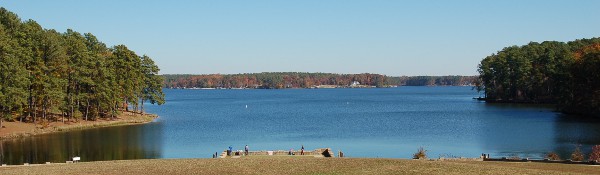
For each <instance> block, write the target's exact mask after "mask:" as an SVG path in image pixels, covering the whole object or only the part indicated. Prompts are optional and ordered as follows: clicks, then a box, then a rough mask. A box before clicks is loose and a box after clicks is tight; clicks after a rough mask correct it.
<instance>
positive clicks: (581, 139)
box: [554, 115, 600, 159]
mask: <svg viewBox="0 0 600 175" xmlns="http://www.w3.org/2000/svg"><path fill="white" fill-rule="evenodd" d="M555 126H556V128H555V129H554V135H555V140H554V141H555V143H556V144H555V145H556V148H555V149H554V150H555V152H557V153H558V154H559V155H560V156H561V158H563V159H568V158H569V157H570V156H571V153H572V152H573V150H575V147H576V146H577V145H579V146H581V151H583V153H584V155H585V156H586V157H587V156H588V154H589V153H590V152H591V150H592V146H594V145H597V144H598V143H600V119H596V118H581V117H577V116H570V115H559V117H558V118H557V120H556V124H555Z"/></svg>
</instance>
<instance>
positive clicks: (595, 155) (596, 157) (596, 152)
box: [590, 145, 600, 162]
mask: <svg viewBox="0 0 600 175" xmlns="http://www.w3.org/2000/svg"><path fill="white" fill-rule="evenodd" d="M590 161H597V162H600V145H596V146H593V147H592V153H591V154H590Z"/></svg>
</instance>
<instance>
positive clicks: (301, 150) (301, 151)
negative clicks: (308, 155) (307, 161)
mask: <svg viewBox="0 0 600 175" xmlns="http://www.w3.org/2000/svg"><path fill="white" fill-rule="evenodd" d="M300 155H304V145H302V148H300Z"/></svg>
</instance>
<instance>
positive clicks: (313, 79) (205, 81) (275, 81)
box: [163, 72, 477, 89]
mask: <svg viewBox="0 0 600 175" xmlns="http://www.w3.org/2000/svg"><path fill="white" fill-rule="evenodd" d="M163 77H164V79H165V82H164V87H166V88H260V89H282V88H311V87H315V86H320V85H334V86H338V87H350V86H351V85H352V84H353V83H354V82H356V83H359V84H360V85H364V86H368V87H371V86H374V87H389V86H463V85H471V84H472V83H473V82H474V81H475V80H477V77H476V76H415V77H408V76H402V77H388V76H385V75H380V74H369V73H363V74H333V73H303V72H264V73H249V74H230V75H221V74H210V75H163ZM364 86H363V87H364Z"/></svg>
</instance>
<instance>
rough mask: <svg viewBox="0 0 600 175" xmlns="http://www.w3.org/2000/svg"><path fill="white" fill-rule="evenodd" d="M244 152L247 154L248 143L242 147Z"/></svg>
mask: <svg viewBox="0 0 600 175" xmlns="http://www.w3.org/2000/svg"><path fill="white" fill-rule="evenodd" d="M244 152H245V153H246V156H247V155H248V145H246V147H244Z"/></svg>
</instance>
